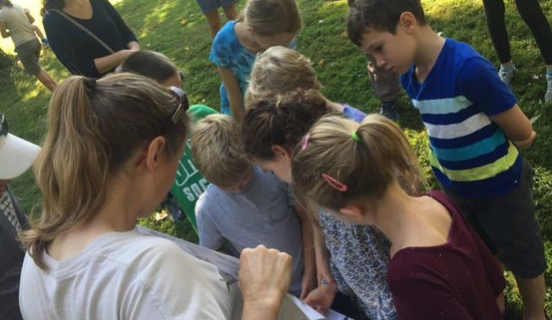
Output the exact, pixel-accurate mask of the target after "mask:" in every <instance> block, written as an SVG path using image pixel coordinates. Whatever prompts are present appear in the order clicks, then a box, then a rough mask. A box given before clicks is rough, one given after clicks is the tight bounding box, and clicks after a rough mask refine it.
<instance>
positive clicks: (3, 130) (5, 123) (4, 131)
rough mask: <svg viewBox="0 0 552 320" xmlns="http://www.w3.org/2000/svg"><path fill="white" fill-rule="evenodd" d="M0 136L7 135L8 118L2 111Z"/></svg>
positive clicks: (0, 114)
mask: <svg viewBox="0 0 552 320" xmlns="http://www.w3.org/2000/svg"><path fill="white" fill-rule="evenodd" d="M0 136H5V137H7V136H8V120H7V119H6V116H5V115H4V114H3V113H0Z"/></svg>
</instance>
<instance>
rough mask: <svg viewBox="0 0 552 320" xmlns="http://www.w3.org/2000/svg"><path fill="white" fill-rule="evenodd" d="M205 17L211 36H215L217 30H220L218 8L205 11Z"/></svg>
mask: <svg viewBox="0 0 552 320" xmlns="http://www.w3.org/2000/svg"><path fill="white" fill-rule="evenodd" d="M205 18H207V23H208V24H209V28H210V29H211V37H213V38H214V37H215V36H216V35H217V32H218V31H219V30H220V19H219V13H218V8H217V9H215V10H212V11H209V12H207V13H205Z"/></svg>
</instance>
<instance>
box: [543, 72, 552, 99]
mask: <svg viewBox="0 0 552 320" xmlns="http://www.w3.org/2000/svg"><path fill="white" fill-rule="evenodd" d="M550 101H552V73H548V72H546V93H545V94H544V102H550Z"/></svg>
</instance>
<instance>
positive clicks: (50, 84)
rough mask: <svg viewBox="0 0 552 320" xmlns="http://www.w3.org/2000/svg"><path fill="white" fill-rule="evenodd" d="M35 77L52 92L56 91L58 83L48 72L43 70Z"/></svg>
mask: <svg viewBox="0 0 552 320" xmlns="http://www.w3.org/2000/svg"><path fill="white" fill-rule="evenodd" d="M35 77H36V78H37V79H38V81H40V82H41V83H42V84H43V85H44V86H45V87H46V88H48V89H49V90H50V91H54V90H55V89H56V87H57V83H56V81H55V80H54V79H52V77H50V75H49V74H48V73H47V72H46V71H44V70H42V69H41V70H40V72H39V73H37V74H36V75H35Z"/></svg>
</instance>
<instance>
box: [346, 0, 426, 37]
mask: <svg viewBox="0 0 552 320" xmlns="http://www.w3.org/2000/svg"><path fill="white" fill-rule="evenodd" d="M348 3H349V14H348V15H347V34H348V35H349V39H351V41H352V42H353V43H354V44H356V45H357V46H360V42H361V41H362V36H363V34H364V33H365V32H366V30H367V29H369V28H372V29H375V30H377V31H388V32H391V33H392V34H395V31H396V30H397V24H398V23H399V19H400V17H401V14H403V13H404V12H410V13H412V14H413V15H414V17H415V18H416V21H417V22H418V23H419V24H421V25H425V24H426V18H425V14H424V9H423V8H422V4H421V3H420V0H348Z"/></svg>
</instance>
